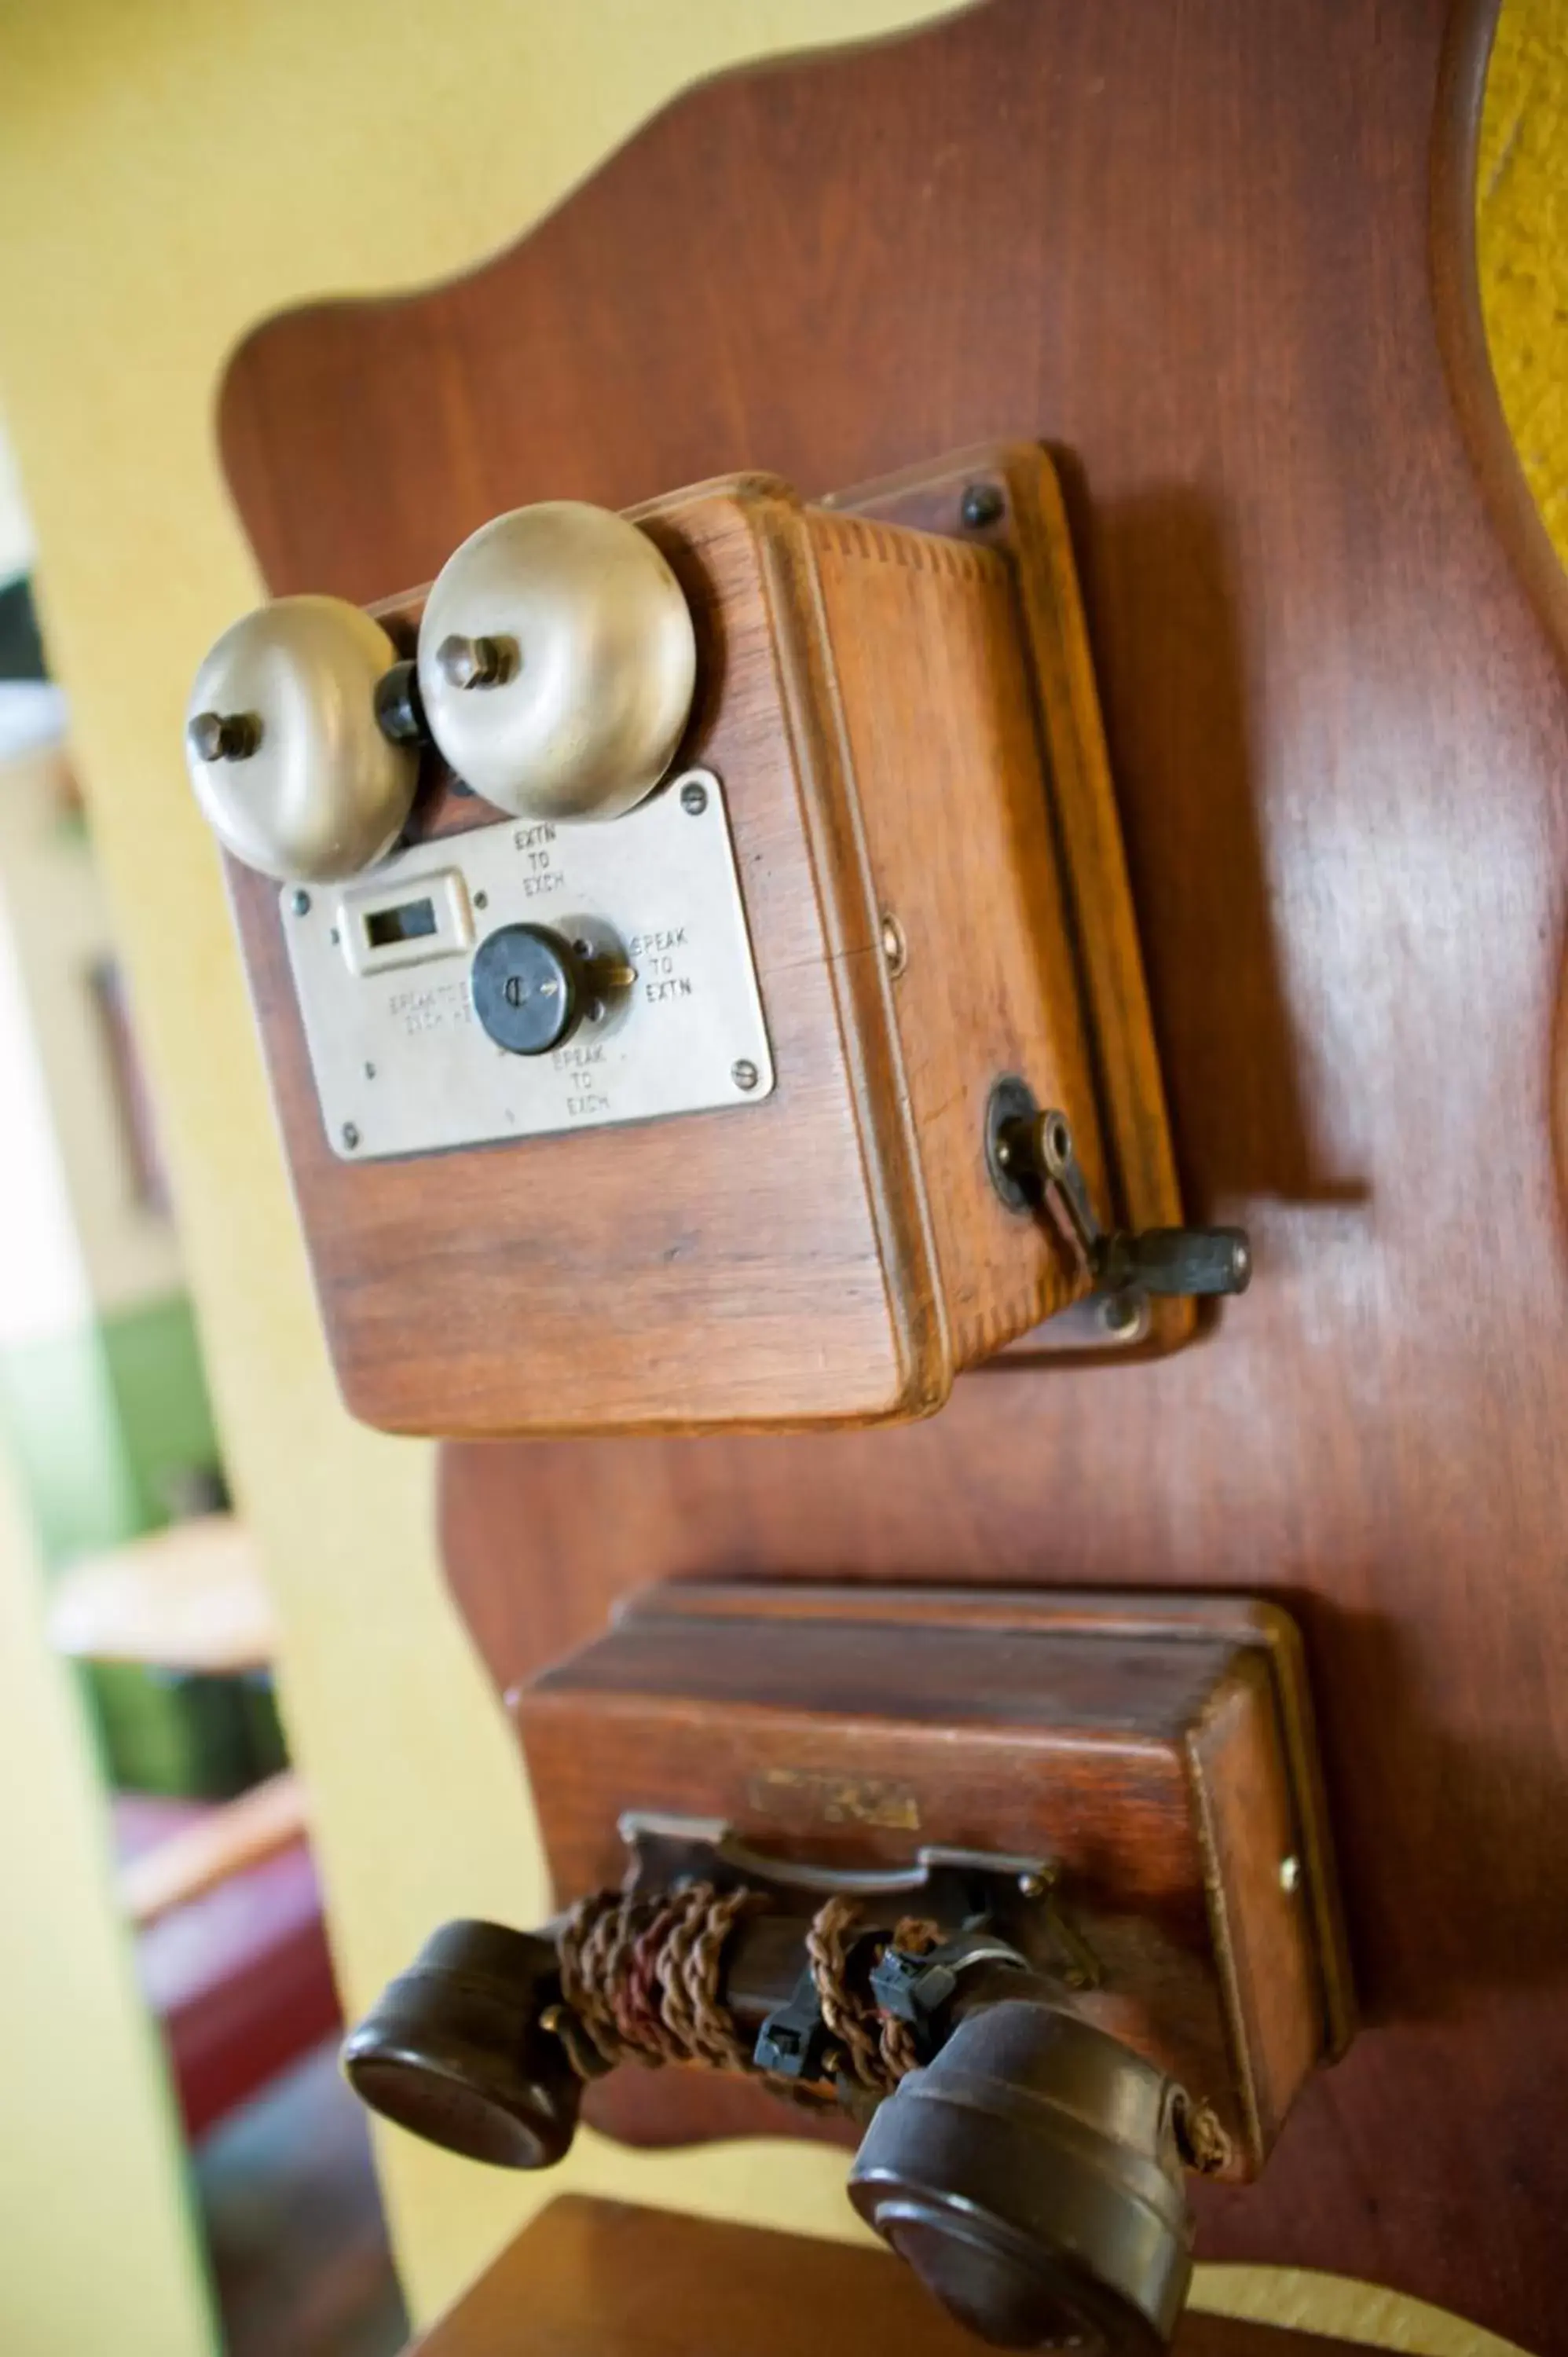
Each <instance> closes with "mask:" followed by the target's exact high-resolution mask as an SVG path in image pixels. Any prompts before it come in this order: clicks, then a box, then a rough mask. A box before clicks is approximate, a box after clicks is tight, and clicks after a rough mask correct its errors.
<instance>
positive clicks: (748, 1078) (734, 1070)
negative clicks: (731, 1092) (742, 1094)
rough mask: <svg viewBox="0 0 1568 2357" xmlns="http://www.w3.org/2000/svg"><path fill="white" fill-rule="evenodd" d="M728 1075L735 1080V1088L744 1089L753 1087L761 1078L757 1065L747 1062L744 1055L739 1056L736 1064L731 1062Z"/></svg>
mask: <svg viewBox="0 0 1568 2357" xmlns="http://www.w3.org/2000/svg"><path fill="white" fill-rule="evenodd" d="M729 1076H730V1078H731V1080H732V1081H733V1082H735V1084H736V1088H737V1089H746V1090H751V1089H754V1088H755V1087H756V1086H757V1082H758V1081H759V1080H760V1079H761V1078H762V1075H761V1073H760V1072H759V1071H757V1066H756V1065H755V1064H753V1063H749V1062H748V1061H747V1060H746V1058H745V1057H744V1056H743V1057H742V1058H741V1060H740V1061H739V1063H738V1064H732V1065H731V1066H730V1068H729Z"/></svg>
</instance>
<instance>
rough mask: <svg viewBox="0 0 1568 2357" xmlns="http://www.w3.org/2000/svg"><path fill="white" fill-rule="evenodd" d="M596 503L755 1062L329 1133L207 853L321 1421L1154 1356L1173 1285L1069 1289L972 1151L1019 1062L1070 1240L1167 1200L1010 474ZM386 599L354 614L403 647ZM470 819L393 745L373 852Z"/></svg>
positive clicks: (631, 1422) (812, 1389)
mask: <svg viewBox="0 0 1568 2357" xmlns="http://www.w3.org/2000/svg"><path fill="white" fill-rule="evenodd" d="M634 512H635V514H636V517H637V520H638V522H639V523H640V524H641V525H642V526H643V528H644V530H645V531H646V532H647V533H648V534H649V535H650V537H651V538H652V539H653V540H654V541H655V542H656V543H657V544H658V545H659V547H660V550H661V551H662V552H663V554H664V555H665V556H666V557H667V558H668V560H669V563H670V565H671V566H672V567H673V570H674V572H675V574H676V576H678V578H679V580H680V583H681V586H682V588H683V590H684V592H685V595H686V598H687V600H688V602H689V604H690V607H691V608H692V612H693V618H694V621H695V625H696V635H697V650H698V664H697V691H696V701H695V705H694V708H693V716H692V720H691V724H690V726H689V727H688V730H687V733H686V736H685V737H684V739H683V740H682V746H681V748H680V753H679V756H678V758H677V762H676V765H675V770H674V772H673V774H675V775H676V777H677V778H678V779H679V777H680V776H682V775H683V774H686V773H688V772H690V771H691V770H693V767H694V766H696V765H700V767H701V770H702V771H703V773H704V774H707V775H709V776H712V777H714V778H716V779H717V780H719V781H720V783H721V784H722V788H723V791H724V794H725V802H726V805H727V810H728V813H729V819H730V823H731V826H732V829H733V837H734V845H735V852H736V862H737V868H738V876H739V882H740V888H741V893H742V897H743V899H744V903H745V916H746V924H747V926H748V928H749V934H750V942H751V949H752V952H753V954H754V956H755V961H756V966H757V980H758V983H759V985H760V992H761V1000H762V1009H763V1015H764V1017H765V1020H766V1025H767V1031H768V1042H769V1045H770V1049H771V1053H772V1060H773V1064H774V1066H775V1067H776V1084H775V1085H774V1086H773V1087H772V1088H771V1090H770V1091H757V1090H755V1089H754V1088H753V1087H752V1086H751V1085H749V1084H748V1082H746V1080H744V1079H742V1078H739V1077H735V1087H736V1102H735V1103H734V1104H733V1105H732V1106H730V1107H728V1108H727V1109H725V1110H723V1111H722V1112H718V1113H714V1112H703V1113H693V1114H678V1115H675V1116H672V1117H668V1118H663V1119H660V1120H656V1121H646V1122H638V1123H636V1124H634V1125H631V1126H628V1127H594V1128H583V1129H580V1130H577V1131H575V1132H573V1133H571V1134H567V1135H546V1136H537V1137H530V1138H527V1139H524V1140H521V1141H519V1142H517V1143H515V1144H509V1145H502V1146H494V1145H483V1146H463V1147H458V1148H456V1149H455V1150H452V1151H447V1152H445V1153H441V1154H413V1155H403V1156H401V1157H389V1158H384V1159H370V1158H367V1157H366V1156H365V1155H364V1153H363V1152H361V1153H360V1155H358V1156H357V1157H356V1156H354V1155H351V1154H349V1155H346V1154H345V1153H344V1152H343V1151H340V1150H339V1149H340V1148H341V1147H342V1146H343V1143H344V1138H345V1136H346V1134H347V1133H346V1131H345V1130H344V1129H343V1125H342V1124H338V1129H337V1131H335V1133H334V1136H333V1137H332V1138H328V1135H326V1134H325V1131H324V1127H323V1121H322V1114H321V1110H320V1107H319V1105H318V1103H317V1091H316V1087H315V1085H314V1083H313V1080H312V1073H311V1065H310V1059H309V1055H308V1052H307V1043H306V1031H305V1028H304V1026H303V1025H302V1021H301V1016H300V1011H299V1007H298V1005H297V1003H296V1000H295V992H294V990H293V989H292V988H291V986H290V983H289V977H288V969H287V962H286V959H285V946H284V938H283V935H284V919H283V917H282V916H281V915H280V910H279V904H278V900H277V896H276V893H275V891H274V889H273V888H270V887H269V886H268V885H267V884H265V883H263V881H261V880H260V879H258V878H257V877H254V876H252V875H248V874H246V873H243V872H242V871H240V870H238V869H235V870H234V871H233V877H232V882H233V891H234V898H235V902H236V907H237V910H238V914H239V920H240V925H241V929H242V937H243V942H244V947H245V953H246V959H247V963H248V966H249V969H250V974H251V978H252V988H253V991H254V994H255V997H256V1002H257V1006H258V1011H259V1014H260V1018H261V1025H262V1030H263V1039H264V1040H265V1043H266V1047H267V1052H268V1057H269V1061H270V1065H271V1069H272V1077H273V1083H274V1093H275V1097H276V1101H277V1105H278V1109H279V1114H280V1117H281V1121H282V1125H283V1129H284V1134H285V1143H286V1146H287V1150H288V1154H289V1158H290V1161H291V1164H292V1167H293V1171H294V1178H295V1193H296V1198H297V1200H298V1203H299V1207H300V1211H301V1215H302V1219H303V1222H304V1227H305V1232H306V1241H307V1243H308V1246H309V1250H310V1254H311V1259H312V1263H313V1265H314V1269H315V1274H316V1279H317V1290H318V1294H319V1297H320V1300H321V1305H322V1310H323V1316H324V1319H325V1323H326V1326H327V1329H328V1337H329V1340H330V1344H331V1348H332V1352H333V1357H334V1360H335V1362H336V1365H337V1369H338V1377H339V1381H340V1383H341V1385H342V1388H343V1391H344V1394H345V1397H346V1398H347V1400H348V1403H349V1406H350V1407H351V1408H352V1409H353V1410H354V1411H355V1413H357V1414H358V1415H361V1416H363V1417H364V1418H365V1419H366V1420H367V1421H369V1422H371V1423H373V1424H377V1425H381V1426H384V1427H387V1428H390V1429H392V1430H397V1431H406V1432H424V1433H446V1434H453V1435H471V1436H476V1437H479V1436H492V1435H505V1434H520V1433H526V1432H535V1431H538V1432H544V1431H556V1432H567V1431H588V1430H600V1431H604V1430H626V1429H637V1428H662V1429H667V1430H693V1429H703V1428H708V1427H713V1426H731V1427H738V1428H744V1427H779V1426H802V1425H813V1424H832V1423H848V1424H855V1423H862V1424H864V1423H875V1422H878V1421H889V1420H896V1419H898V1418H902V1417H907V1416H910V1415H921V1414H925V1413H929V1411H930V1410H932V1409H933V1408H935V1407H938V1406H940V1404H941V1402H942V1401H943V1400H944V1399H945V1398H946V1397H947V1395H948V1393H949V1391H950V1387H951V1384H952V1382H953V1380H954V1377H955V1376H956V1375H957V1374H958V1373H959V1372H961V1371H963V1370H964V1369H966V1368H968V1367H971V1366H973V1365H976V1364H977V1363H979V1362H981V1361H984V1360H986V1359H987V1358H990V1357H993V1355H994V1354H995V1353H996V1352H998V1351H1002V1350H1004V1349H1005V1348H1006V1347H1007V1346H1008V1345H1010V1344H1014V1343H1017V1342H1018V1341H1019V1340H1020V1339H1021V1338H1024V1337H1026V1336H1031V1337H1032V1338H1033V1339H1032V1340H1031V1341H1030V1343H1029V1344H1028V1346H1027V1347H1029V1348H1031V1349H1033V1350H1036V1351H1038V1350H1041V1349H1045V1350H1047V1351H1049V1350H1056V1349H1059V1350H1061V1351H1068V1352H1079V1351H1082V1350H1083V1349H1085V1348H1086V1347H1087V1348H1089V1349H1090V1350H1093V1351H1103V1352H1108V1353H1112V1354H1115V1353H1122V1354H1125V1353H1126V1352H1127V1351H1129V1350H1131V1351H1141V1350H1143V1349H1145V1348H1146V1349H1164V1348H1169V1347H1171V1346H1173V1345H1174V1344H1176V1342H1179V1341H1180V1340H1184V1339H1186V1337H1187V1335H1188V1334H1189V1333H1190V1332H1191V1331H1192V1329H1193V1324H1194V1318H1195V1311H1194V1308H1193V1304H1192V1302H1191V1301H1190V1300H1188V1299H1185V1298H1160V1299H1155V1300H1153V1301H1151V1300H1150V1299H1149V1298H1147V1296H1146V1293H1145V1291H1144V1287H1143V1286H1141V1284H1140V1283H1139V1281H1138V1275H1137V1272H1136V1271H1135V1270H1131V1271H1130V1270H1128V1269H1126V1268H1122V1271H1121V1273H1120V1277H1119V1281H1118V1283H1117V1286H1116V1287H1115V1289H1114V1290H1113V1291H1111V1292H1103V1291H1100V1292H1097V1291H1096V1286H1097V1270H1096V1265H1095V1264H1094V1262H1093V1259H1092V1255H1091V1254H1086V1253H1085V1251H1084V1250H1083V1249H1082V1247H1081V1243H1077V1242H1075V1239H1074V1238H1073V1236H1072V1235H1071V1234H1070V1233H1069V1234H1068V1235H1066V1236H1065V1237H1064V1235H1063V1234H1062V1233H1060V1232H1058V1230H1057V1228H1056V1227H1055V1226H1054V1225H1053V1223H1052V1222H1051V1221H1050V1220H1049V1219H1047V1218H1043V1217H1041V1216H1039V1213H1038V1207H1037V1206H1036V1205H1032V1204H1030V1203H1029V1202H1027V1201H1022V1202H1020V1201H1011V1202H1010V1201H1008V1200H1004V1198H1005V1193H1006V1190H1005V1189H998V1186H997V1185H996V1183H995V1179H996V1173H995V1168H994V1167H993V1165H992V1164H988V1158H987V1143H988V1108H990V1107H991V1106H992V1105H993V1099H994V1096H995V1092H996V1091H997V1089H998V1086H999V1084H1015V1085H1020V1086H1022V1087H1023V1088H1024V1089H1025V1090H1026V1092H1027V1093H1028V1095H1029V1097H1030V1099H1031V1100H1032V1102H1034V1103H1036V1104H1037V1105H1038V1106H1039V1107H1041V1108H1048V1109H1051V1110H1054V1111H1058V1112H1059V1113H1060V1114H1063V1115H1064V1116H1065V1117H1066V1120H1067V1122H1068V1123H1069V1125H1070V1134H1071V1136H1072V1139H1073V1142H1074V1145H1075V1146H1076V1154H1077V1159H1078V1164H1079V1168H1080V1169H1081V1172H1082V1175H1083V1189H1084V1192H1085V1195H1086V1198H1087V1200H1090V1202H1091V1203H1092V1206H1093V1208H1094V1213H1095V1219H1096V1223H1097V1227H1098V1228H1102V1229H1103V1230H1105V1231H1106V1232H1107V1234H1109V1233H1110V1232H1114V1231H1117V1230H1122V1229H1127V1228H1132V1229H1144V1228H1154V1229H1160V1230H1165V1229H1168V1228H1172V1227H1174V1226H1175V1225H1176V1223H1177V1222H1179V1219H1180V1207H1179V1201H1178V1199H1177V1194H1176V1180H1175V1177H1174V1164H1173V1159H1172V1155H1171V1148H1170V1141H1169V1135H1168V1130H1167V1126H1166V1121H1165V1106H1164V1101H1163V1097H1162V1094H1161V1089H1160V1082H1159V1073H1158V1068H1157V1062H1156V1059H1155V1048H1154V1042H1153V1035H1152V1031H1151V1028H1150V1023H1149V1016H1148V1006H1147V1001H1146V996H1145V993H1144V982H1143V975H1142V970H1141V965H1140V961H1139V953H1138V947H1137V938H1136V931H1135V927H1134V924H1133V913H1132V906H1131V900H1130V897H1129V893H1128V888H1127V879H1126V874H1125V868H1124V864H1123V861H1122V848H1121V839H1120V834H1119V829H1118V824H1117V819H1116V812H1115V805H1114V801H1113V798H1112V791H1111V787H1110V782H1109V776H1108V771H1107V767H1106V761H1105V754H1104V746H1103V740H1102V737H1101V729H1100V723H1099V716H1098V709H1097V705H1096V700H1095V692H1094V683H1093V674H1092V669H1091V665H1090V657H1089V652H1088V645H1087V639H1086V636H1085V632H1084V629H1083V622H1082V616H1081V611H1080V608H1079V599H1078V592H1077V587H1076V581H1075V576H1074V571H1073V562H1072V553H1071V546H1070V542H1069V536H1068V531H1067V524H1066V521H1065V516H1064V512H1063V509H1062V503H1061V498H1060V493H1059V490H1058V485H1057V481H1056V478H1055V474H1054V471H1053V468H1052V466H1051V463H1050V461H1049V459H1048V457H1047V456H1046V454H1045V453H1044V452H1043V451H1042V450H1041V449H1039V448H1038V447H1036V446H1034V445H1018V446H995V447H988V448H985V449H983V450H977V451H973V452H971V453H967V454H962V455H961V456H960V457H957V458H950V459H948V460H944V461H943V462H941V463H940V465H939V466H937V467H935V468H927V469H925V470H921V471H918V472H917V473H914V474H911V475H908V476H905V477H900V478H897V479H890V480H888V481H886V482H885V483H880V484H875V485H871V486H868V487H866V488H865V489H864V490H860V491H856V492H851V493H845V494H843V495H842V496H841V497H840V498H839V499H837V500H834V501H832V502H827V503H824V504H823V505H822V506H817V507H811V506H805V505H802V503H801V502H800V500H799V499H798V498H797V497H796V496H795V494H794V493H793V492H792V491H790V490H789V488H788V486H786V485H784V484H783V483H781V482H779V481H778V480H777V479H773V478H770V477H765V476H741V477H735V478H731V479H725V480H722V481H719V482H714V483H712V484H707V485H699V486H697V487H696V488H695V489H693V490H688V491H684V492H681V493H677V494H674V495H672V496H671V497H669V498H667V499H661V500H657V501H654V502H652V503H651V504H650V505H648V506H646V507H644V508H642V509H639V510H637V511H634ZM422 610H423V596H422V595H420V594H416V595H413V596H410V597H403V598H400V599H395V600H392V601H389V602H388V603H387V604H385V605H383V606H382V607H381V608H377V609H376V611H377V613H378V615H379V618H380V619H381V623H382V624H383V625H384V626H385V628H386V629H387V630H388V632H389V633H390V636H391V639H392V642H393V644H394V645H396V646H400V647H403V648H407V647H408V646H409V645H411V644H412V643H413V633H414V631H415V630H416V628H417V624H418V621H419V618H420V615H421V613H422ZM382 725H383V726H385V723H384V721H383V724H382ZM500 822H501V814H500V813H499V812H498V811H496V810H495V809H493V808H492V807H491V806H490V805H489V804H488V803H486V802H482V801H481V800H480V799H479V798H478V796H477V795H475V794H473V793H471V792H469V791H467V790H466V789H465V788H463V787H462V786H461V784H460V783H459V781H458V780H456V778H455V777H454V776H453V774H452V772H451V771H450V770H448V769H447V768H446V766H445V764H444V763H443V762H442V760H441V759H440V757H439V755H438V754H437V753H435V750H434V748H430V749H427V750H426V751H425V753H424V759H423V765H422V781H421V786H420V791H419V795H418V797H417V799H416V801H415V803H414V807H413V816H412V820H411V823H410V824H409V826H408V827H407V828H406V829H405V831H404V834H403V843H404V844H405V845H408V844H419V843H426V842H430V841H432V840H433V839H435V838H437V837H441V838H445V837H447V836H452V837H457V836H460V835H463V834H471V833H472V832H473V831H474V830H475V829H477V828H478V827H481V826H489V827H492V828H493V827H496V826H497V824H498V823H500ZM619 823H628V822H619ZM586 832H587V833H589V834H604V833H605V832H607V830H606V829H604V828H589V829H587V830H586ZM755 1070H756V1064H755V1061H754V1060H750V1059H748V1058H745V1057H743V1058H741V1059H739V1060H736V1062H735V1065H734V1075H732V1077H734V1076H738V1075H740V1074H742V1072H743V1071H744V1072H746V1073H750V1072H752V1071H755ZM354 1128H355V1141H354V1142H355V1145H356V1146H360V1147H362V1146H364V1143H365V1141H364V1140H363V1139H362V1137H361V1136H360V1124H358V1123H355V1124H354ZM520 1157H521V1159H520ZM1078 1304H1082V1305H1083V1306H1082V1307H1081V1308H1075V1305H1078ZM1064 1313H1065V1314H1064ZM1053 1317H1058V1318H1060V1324H1059V1326H1058V1328H1055V1329H1047V1332H1046V1333H1045V1334H1044V1335H1040V1334H1038V1333H1036V1331H1035V1329H1038V1328H1039V1327H1040V1325H1041V1321H1042V1320H1045V1319H1047V1318H1053Z"/></svg>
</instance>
